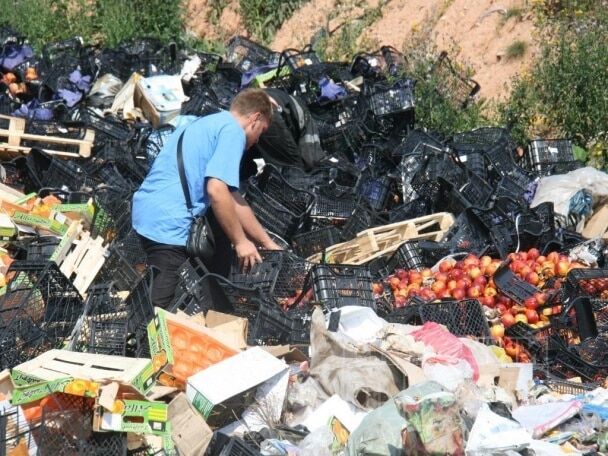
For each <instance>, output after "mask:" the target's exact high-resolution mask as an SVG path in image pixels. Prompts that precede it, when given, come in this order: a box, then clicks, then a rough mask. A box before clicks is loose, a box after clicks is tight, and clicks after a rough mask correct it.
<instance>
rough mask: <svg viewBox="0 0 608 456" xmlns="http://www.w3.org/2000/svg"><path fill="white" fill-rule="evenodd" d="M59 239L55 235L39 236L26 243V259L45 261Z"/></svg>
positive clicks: (49, 256)
mask: <svg viewBox="0 0 608 456" xmlns="http://www.w3.org/2000/svg"><path fill="white" fill-rule="evenodd" d="M59 241H60V239H59V238H58V237H56V236H40V237H37V238H34V239H33V240H32V242H29V243H28V244H27V251H26V252H27V256H26V260H27V261H47V260H48V259H49V258H51V256H52V255H53V252H55V250H56V249H57V246H58V245H59Z"/></svg>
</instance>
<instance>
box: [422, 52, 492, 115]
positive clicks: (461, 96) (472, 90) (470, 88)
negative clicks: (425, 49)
mask: <svg viewBox="0 0 608 456" xmlns="http://www.w3.org/2000/svg"><path fill="white" fill-rule="evenodd" d="M430 76H431V77H432V78H434V79H436V81H437V83H438V88H437V90H438V92H439V93H440V94H441V95H443V96H444V97H446V98H448V99H450V100H453V101H454V103H456V104H458V105H460V106H461V107H463V108H464V107H466V105H467V104H468V103H469V102H470V101H471V100H472V99H473V97H474V96H475V95H476V94H477V93H478V92H479V90H480V89H481V86H480V85H479V84H478V83H477V82H476V81H474V80H473V79H471V78H467V77H466V76H464V75H461V74H460V73H459V72H458V71H457V70H456V69H455V68H454V66H453V65H452V62H451V61H450V59H449V57H448V53H447V52H446V51H443V52H442V53H441V54H440V55H439V58H438V59H437V61H436V62H435V63H434V64H433V67H432V68H431V71H430Z"/></svg>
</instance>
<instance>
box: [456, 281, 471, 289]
mask: <svg viewBox="0 0 608 456" xmlns="http://www.w3.org/2000/svg"><path fill="white" fill-rule="evenodd" d="M456 288H462V289H463V290H466V289H467V288H469V285H467V282H466V281H465V280H464V279H458V280H457V281H456Z"/></svg>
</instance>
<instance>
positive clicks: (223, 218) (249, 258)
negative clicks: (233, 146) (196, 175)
mask: <svg viewBox="0 0 608 456" xmlns="http://www.w3.org/2000/svg"><path fill="white" fill-rule="evenodd" d="M206 185H207V195H208V197H209V201H210V202H211V207H212V208H213V214H214V215H215V218H216V219H217V221H218V222H219V224H220V226H221V227H222V230H223V231H224V233H226V236H228V239H230V241H231V242H232V244H234V250H235V251H236V254H237V256H238V258H239V262H240V263H241V267H242V268H243V269H244V270H248V269H250V268H251V266H253V265H254V264H255V263H260V262H261V261H262V258H261V257H260V254H259V253H258V250H257V248H256V246H255V245H254V244H253V242H251V241H250V240H249V239H247V236H246V235H245V232H244V231H243V227H242V225H241V222H240V220H239V217H238V215H237V211H236V204H235V201H234V198H233V196H232V194H231V192H230V190H228V186H227V185H226V184H225V183H224V182H222V181H221V180H219V179H216V178H214V177H210V178H208V179H207V182H206Z"/></svg>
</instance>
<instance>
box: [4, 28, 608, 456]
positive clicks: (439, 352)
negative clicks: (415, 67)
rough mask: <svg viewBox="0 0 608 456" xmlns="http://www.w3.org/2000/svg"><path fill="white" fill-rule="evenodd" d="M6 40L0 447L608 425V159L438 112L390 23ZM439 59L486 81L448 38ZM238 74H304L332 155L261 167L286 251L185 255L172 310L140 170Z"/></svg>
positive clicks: (573, 443)
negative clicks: (445, 130) (432, 110)
mask: <svg viewBox="0 0 608 456" xmlns="http://www.w3.org/2000/svg"><path fill="white" fill-rule="evenodd" d="M0 42H2V44H3V46H2V48H1V50H0V76H1V77H2V79H1V81H0V154H1V156H2V160H3V161H2V163H1V173H0V178H1V181H2V184H1V185H0V207H1V208H2V211H1V213H0V236H1V237H2V241H3V244H2V250H1V251H0V286H1V287H2V288H1V290H2V296H0V347H1V350H0V368H1V369H4V371H3V372H2V373H0V404H1V408H0V450H1V451H0V453H2V454H7V455H25V454H30V455H36V454H40V455H46V454H104V455H125V454H132V455H148V454H167V455H170V454H182V455H201V454H209V455H224V456H228V455H257V454H263V455H273V456H275V455H276V456H279V455H280V456H282V455H287V454H289V455H292V454H296V455H307V454H313V453H314V454H319V455H326V454H327V455H329V454H348V455H355V454H378V455H380V454H383V455H384V454H386V455H388V454H394V453H395V452H399V453H401V452H404V453H406V454H413V455H418V454H419V455H427V454H453V455H458V454H467V455H486V454H541V455H544V454H546V455H556V454H562V453H563V454H597V452H606V451H608V437H607V432H606V426H605V420H606V419H608V412H607V410H608V390H607V389H606V388H604V386H605V379H606V374H607V373H608V360H606V359H604V358H605V353H607V352H608V350H606V348H607V346H608V339H607V338H606V334H608V332H607V331H606V329H607V328H606V322H607V321H608V319H607V315H608V269H604V268H605V267H608V265H607V264H605V263H606V260H605V258H606V247H605V242H604V238H605V237H606V232H607V230H608V217H606V211H607V210H608V209H606V206H605V205H604V203H605V199H606V196H608V191H607V190H606V189H607V188H608V185H607V184H608V177H607V176H606V175H605V174H604V173H601V172H598V171H595V170H593V169H590V168H586V167H584V166H583V164H582V163H580V162H578V161H577V160H576V159H575V158H574V152H573V146H572V142H571V141H569V140H567V139H538V140H534V141H532V142H531V143H530V144H529V145H528V147H527V148H525V149H522V148H518V147H517V146H516V144H515V143H514V142H513V140H512V139H511V137H510V135H509V132H508V130H506V129H505V128H501V127H484V128H478V129H475V130H471V131H466V132H460V133H456V134H454V135H453V136H451V137H441V136H440V135H438V134H435V133H433V132H430V131H427V130H425V129H424V128H423V126H421V125H418V124H417V123H416V119H415V86H416V81H414V80H412V79H411V78H409V77H407V59H406V58H405V57H404V56H403V55H402V54H400V53H399V52H398V51H397V50H395V49H394V48H390V47H382V48H381V49H379V50H378V51H377V52H375V53H362V54H359V55H357V56H356V57H355V58H354V59H353V60H352V62H348V63H341V62H323V61H322V60H321V59H320V58H319V57H318V56H317V55H316V54H315V53H314V51H313V50H312V49H310V48H307V49H304V50H301V51H295V50H285V51H283V52H274V51H271V50H269V49H267V48H265V47H263V46H261V45H259V44H257V43H254V42H252V41H250V40H248V39H246V38H244V37H235V38H233V39H231V40H230V42H229V43H228V45H227V52H226V55H225V56H219V55H213V54H208V53H201V52H195V51H193V50H190V49H187V48H185V47H183V46H180V45H178V44H175V43H173V44H171V45H164V44H162V43H159V42H156V41H154V40H151V39H146V40H135V41H132V42H129V43H124V44H122V45H119V46H118V47H117V48H115V49H99V48H94V47H87V46H84V45H83V44H82V42H81V41H80V40H79V39H73V40H69V41H66V42H61V43H52V44H49V45H48V46H46V47H45V49H44V50H43V51H42V53H41V54H40V55H37V54H36V53H34V52H33V50H32V49H31V48H30V47H29V45H28V44H27V41H26V40H25V38H24V37H22V36H20V35H19V34H17V33H15V32H14V31H12V30H9V29H0ZM429 77H437V78H440V80H441V81H443V82H444V83H443V85H441V84H440V85H439V90H440V92H441V95H442V96H445V97H450V98H451V99H452V100H454V101H455V102H457V103H458V104H460V105H462V106H464V105H466V104H467V103H468V102H469V101H470V100H471V98H472V97H473V96H474V95H475V93H476V92H477V91H478V90H479V86H478V85H477V84H476V83H475V81H473V80H471V79H468V78H466V77H464V76H462V75H460V74H458V73H457V72H456V71H454V69H453V68H452V66H451V64H450V61H449V59H448V57H447V54H442V55H440V57H439V58H438V60H437V62H436V64H435V65H434V66H433V67H432V68H431V69H430V72H429ZM247 86H258V87H274V88H278V89H282V90H284V91H285V92H287V93H289V94H291V95H293V96H296V97H298V98H299V99H300V100H302V101H303V103H304V104H305V105H306V106H307V107H308V109H309V110H310V112H311V116H312V119H313V122H314V124H315V126H316V128H317V130H318V133H319V137H320V140H321V145H322V148H323V151H324V154H325V155H324V157H323V158H322V159H321V160H320V161H319V162H318V163H315V164H314V166H313V167H312V169H303V168H300V167H296V166H275V165H271V164H266V165H265V166H264V168H263V170H262V171H261V172H259V173H258V174H257V175H256V176H254V177H252V178H251V179H249V181H248V182H247V185H246V186H245V189H244V191H245V197H246V199H247V201H248V202H249V204H250V206H251V207H252V209H253V211H254V212H255V214H256V216H257V217H258V219H259V220H260V222H261V223H262V224H263V225H264V227H265V228H267V229H268V230H269V231H271V232H272V233H273V235H274V238H275V239H276V240H277V242H280V243H282V244H283V246H284V250H281V251H262V252H261V255H262V257H263V262H262V263H261V264H258V265H256V266H255V267H254V268H253V269H252V270H251V271H248V272H246V273H245V272H243V271H241V270H240V268H239V267H238V264H237V262H236V260H235V261H234V264H233V266H232V268H231V271H230V273H229V275H228V276H227V277H223V276H219V275H216V274H212V273H209V272H208V270H207V268H206V267H205V265H204V264H203V263H202V262H200V261H199V260H196V259H192V260H189V261H187V262H186V263H185V264H184V265H183V266H182V267H181V269H180V284H179V286H178V290H177V293H176V296H175V299H174V302H173V303H172V304H171V305H170V306H169V307H168V308H167V309H160V308H154V307H153V306H152V304H151V300H150V289H151V284H152V283H153V280H154V270H152V269H151V268H148V267H147V266H146V262H145V254H144V253H143V251H142V249H141V246H140V245H139V240H138V237H137V235H136V233H135V232H134V231H133V230H132V228H131V216H130V199H131V195H132V194H133V192H134V191H135V190H136V189H137V188H138V186H139V185H140V184H141V182H142V181H143V179H144V177H145V175H146V173H147V171H148V169H149V167H150V165H151V163H152V162H153V160H154V158H155V156H156V154H157V153H158V152H159V150H160V148H161V147H162V144H163V140H164V139H165V138H166V137H167V136H168V135H169V134H170V133H171V132H172V131H173V129H174V128H175V125H176V124H179V122H181V121H182V120H183V116H184V115H196V116H201V115H205V114H209V113H212V112H216V111H218V110H221V109H226V108H228V106H229V104H230V100H231V99H232V97H233V96H234V95H235V94H236V93H238V91H239V90H241V89H242V88H243V87H247ZM594 452H596V453H594Z"/></svg>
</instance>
